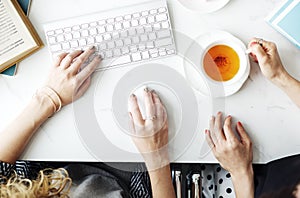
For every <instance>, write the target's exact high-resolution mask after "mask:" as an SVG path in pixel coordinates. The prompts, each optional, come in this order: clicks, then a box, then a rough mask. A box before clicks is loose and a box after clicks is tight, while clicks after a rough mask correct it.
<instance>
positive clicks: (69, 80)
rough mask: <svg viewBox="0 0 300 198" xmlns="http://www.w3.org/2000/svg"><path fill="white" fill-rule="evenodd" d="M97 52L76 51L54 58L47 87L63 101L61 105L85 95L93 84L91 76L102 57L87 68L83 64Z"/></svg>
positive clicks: (96, 58)
mask: <svg viewBox="0 0 300 198" xmlns="http://www.w3.org/2000/svg"><path fill="white" fill-rule="evenodd" d="M94 52H95V47H90V48H89V49H87V50H86V51H82V50H76V51H73V52H71V53H62V54H60V55H58V56H56V57H55V58H54V66H53V67H52V68H51V71H50V74H49V77H48V80H47V82H46V85H45V86H46V87H49V88H51V89H53V90H54V91H55V92H56V94H57V95H58V96H59V98H60V100H61V103H62V104H61V105H62V106H64V105H67V104H69V103H71V102H72V101H73V100H76V99H77V98H79V97H80V96H82V95H83V94H84V92H85V91H86V90H87V89H88V87H89V85H90V83H91V75H92V73H93V72H94V71H95V69H96V67H97V66H98V65H99V63H100V60H101V58H100V56H95V57H94V59H93V60H92V61H91V62H90V63H89V64H88V65H86V66H85V67H83V63H84V62H85V61H86V60H87V59H88V58H89V57H90V56H91V55H92V54H93V53H94Z"/></svg>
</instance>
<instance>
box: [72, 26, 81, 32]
mask: <svg viewBox="0 0 300 198" xmlns="http://www.w3.org/2000/svg"><path fill="white" fill-rule="evenodd" d="M72 30H73V31H76V30H80V27H79V25H75V26H73V27H72Z"/></svg>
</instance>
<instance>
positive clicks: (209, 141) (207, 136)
mask: <svg viewBox="0 0 300 198" xmlns="http://www.w3.org/2000/svg"><path fill="white" fill-rule="evenodd" d="M205 139H206V142H207V144H208V146H209V148H211V149H212V150H214V148H215V144H214V141H213V139H212V137H211V132H210V131H209V130H205Z"/></svg>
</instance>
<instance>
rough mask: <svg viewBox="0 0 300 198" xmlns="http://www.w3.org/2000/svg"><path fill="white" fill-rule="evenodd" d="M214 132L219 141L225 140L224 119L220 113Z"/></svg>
mask: <svg viewBox="0 0 300 198" xmlns="http://www.w3.org/2000/svg"><path fill="white" fill-rule="evenodd" d="M214 132H215V135H216V137H217V139H218V140H225V135H224V132H223V118H222V113H221V112H218V114H217V116H216V120H215V130H214Z"/></svg>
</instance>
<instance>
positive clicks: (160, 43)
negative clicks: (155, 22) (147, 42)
mask: <svg viewBox="0 0 300 198" xmlns="http://www.w3.org/2000/svg"><path fill="white" fill-rule="evenodd" d="M171 44H173V41H172V39H171V38H164V39H161V40H157V41H155V46H156V47H162V46H167V45H171Z"/></svg>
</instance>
